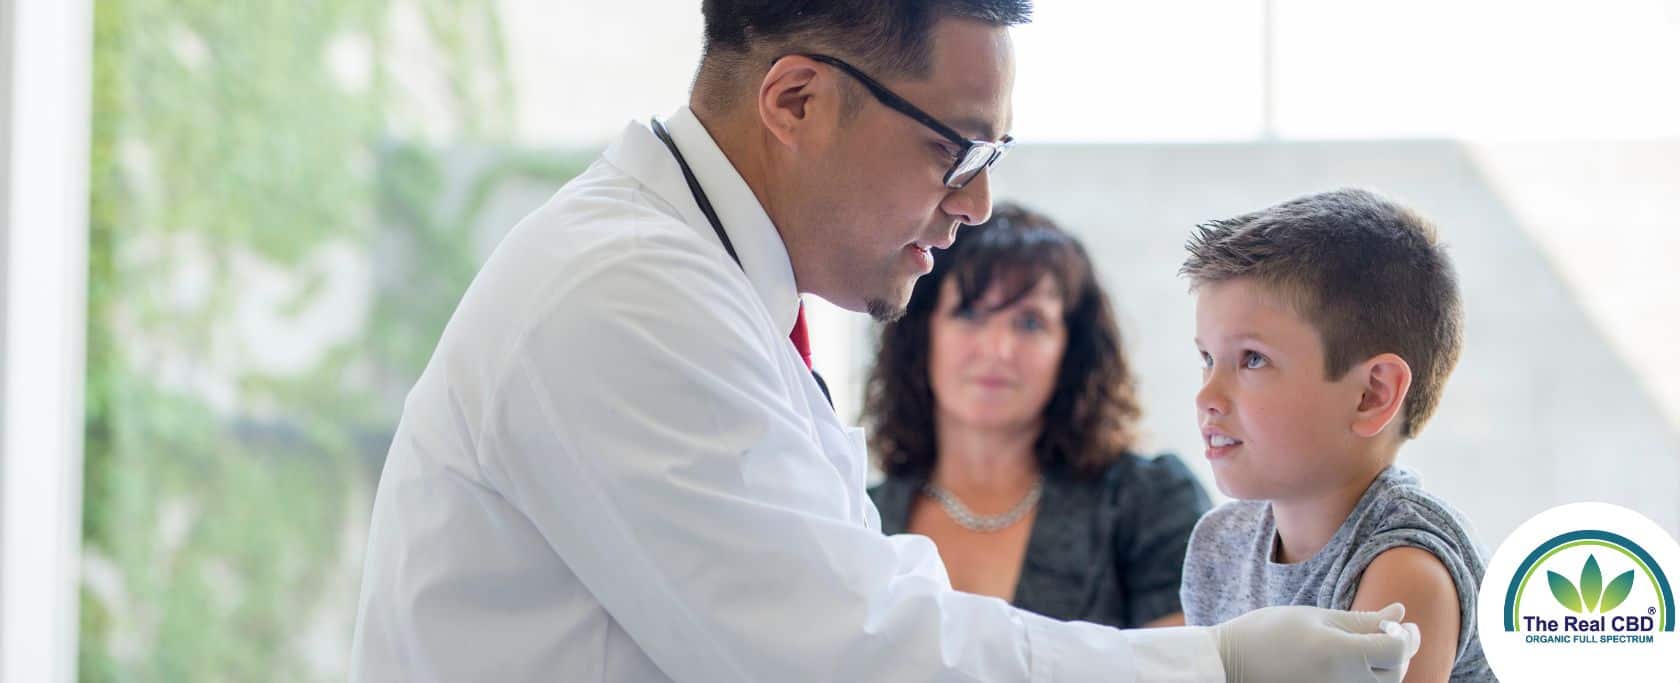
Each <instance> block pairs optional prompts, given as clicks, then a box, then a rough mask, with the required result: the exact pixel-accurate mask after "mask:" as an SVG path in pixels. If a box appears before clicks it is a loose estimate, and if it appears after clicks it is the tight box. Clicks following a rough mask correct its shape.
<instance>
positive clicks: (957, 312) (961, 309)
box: [951, 306, 980, 320]
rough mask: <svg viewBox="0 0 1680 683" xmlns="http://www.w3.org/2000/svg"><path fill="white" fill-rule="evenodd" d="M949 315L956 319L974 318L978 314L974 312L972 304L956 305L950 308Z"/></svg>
mask: <svg viewBox="0 0 1680 683" xmlns="http://www.w3.org/2000/svg"><path fill="white" fill-rule="evenodd" d="M951 317H953V318H956V319H958V320H974V319H976V318H978V317H980V316H979V314H977V313H975V312H974V308H973V307H972V306H958V307H956V308H953V309H951Z"/></svg>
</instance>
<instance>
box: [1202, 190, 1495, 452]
mask: <svg viewBox="0 0 1680 683" xmlns="http://www.w3.org/2000/svg"><path fill="white" fill-rule="evenodd" d="M1185 248H1186V249H1187V250H1189V252H1190V257H1189V258H1188V259H1186V260H1185V261H1184V266H1183V267H1182V268H1180V269H1179V274H1180V275H1184V276H1188V277H1189V278H1190V282H1191V284H1190V287H1191V289H1192V290H1194V289H1195V288H1196V287H1199V286H1201V285H1203V284H1206V283H1212V282H1222V281H1225V280H1232V279H1236V278H1254V279H1255V280H1256V281H1257V282H1259V283H1261V284H1262V285H1264V286H1266V287H1268V288H1270V289H1271V290H1273V291H1274V292H1276V293H1278V294H1280V295H1281V296H1283V297H1284V298H1285V300H1287V301H1289V302H1290V304H1291V305H1292V306H1293V307H1294V309H1295V311H1296V312H1297V313H1299V314H1300V315H1301V317H1303V318H1305V319H1306V321H1307V322H1308V323H1309V324H1311V325H1312V326H1313V327H1314V328H1316V329H1317V330H1318V333H1319V337H1320V338H1321V339H1322V340H1323V342H1324V367H1325V370H1326V371H1327V372H1328V376H1327V379H1335V378H1338V377H1341V376H1342V375H1344V374H1346V373H1347V371H1348V370H1349V369H1351V368H1352V367H1353V366H1354V365H1355V364H1357V363H1360V362H1362V361H1364V360H1366V359H1369V358H1371V357H1372V356H1375V355H1377V354H1381V353H1394V354H1396V355H1399V356H1400V357H1401V358H1403V359H1405V361H1406V363H1407V365H1409V366H1411V369H1412V387H1411V392H1410V393H1409V395H1407V396H1406V401H1405V405H1404V409H1405V414H1404V418H1403V421H1402V423H1401V428H1400V435H1401V437H1403V438H1407V439H1410V438H1413V437H1415V436H1417V434H1418V432H1419V430H1421V429H1422V427H1423V424H1424V422H1426V421H1428V419H1429V416H1430V415H1431V414H1433V413H1434V412H1435V406H1436V405H1437V404H1438V403H1439V402H1440V398H1441V390H1442V387H1443V386H1444V385H1445V384H1446V382H1447V375H1449V374H1451V372H1452V369H1453V366H1454V365H1456V364H1457V363H1458V354H1459V350H1460V348H1461V347H1462V346H1463V326H1464V313H1463V309H1462V305H1461V304H1460V302H1459V296H1458V278H1457V276H1456V275H1454V274H1453V268H1452V263H1451V261H1450V260H1449V259H1448V258H1447V253H1446V251H1445V250H1444V249H1443V248H1442V246H1441V244H1440V242H1439V241H1437V239H1436V236H1435V226H1434V225H1432V224H1430V223H1429V221H1427V220H1425V219H1424V218H1423V217H1421V216H1419V215H1417V214H1416V213H1413V212H1412V211H1411V210H1410V209H1407V208H1406V207H1403V206H1400V205H1399V204H1396V203H1394V202H1392V201H1389V200H1388V199H1385V198H1383V197H1381V196H1378V195H1377V194H1374V193H1372V192H1368V191H1365V190H1359V189H1340V190H1335V191H1332V192H1323V193H1319V194H1314V195H1308V196H1305V197H1299V198H1296V199H1291V200H1289V201H1286V202H1284V203H1282V204H1278V205H1276V206H1272V207H1269V208H1266V209H1262V210H1260V211H1256V212H1253V213H1248V214H1244V215H1241V216H1237V217H1235V218H1228V219H1225V220H1219V221H1213V222H1210V223H1204V224H1202V225H1199V226H1197V227H1196V231H1195V233H1194V234H1193V235H1192V236H1191V238H1190V241H1189V243H1188V244H1186V245H1185Z"/></svg>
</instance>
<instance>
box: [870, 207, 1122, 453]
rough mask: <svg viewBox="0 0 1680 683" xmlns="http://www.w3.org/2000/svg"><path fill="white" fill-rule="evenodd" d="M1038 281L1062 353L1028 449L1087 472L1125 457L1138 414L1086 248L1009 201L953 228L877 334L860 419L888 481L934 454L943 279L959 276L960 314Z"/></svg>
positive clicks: (1022, 292)
mask: <svg viewBox="0 0 1680 683" xmlns="http://www.w3.org/2000/svg"><path fill="white" fill-rule="evenodd" d="M1046 274H1048V275H1050V276H1051V277H1052V278H1054V280H1055V281H1056V283H1057V284H1058V285H1059V286H1060V288H1061V292H1062V298H1063V301H1064V304H1063V311H1062V317H1063V322H1064V323H1065V325H1066V327H1067V349H1066V350H1065V351H1064V352H1063V354H1062V364H1061V369H1060V371H1059V372H1058V373H1057V377H1056V387H1055V390H1054V391H1053V392H1051V395H1050V400H1049V401H1048V402H1047V403H1046V404H1045V406H1044V431H1043V432H1042V433H1040V434H1039V437H1038V440H1037V441H1036V442H1035V443H1034V448H1033V450H1034V452H1035V453H1036V454H1037V456H1038V462H1039V466H1040V468H1041V469H1043V470H1045V471H1049V470H1052V469H1056V468H1059V467H1068V468H1070V469H1071V470H1072V471H1073V472H1074V473H1075V474H1076V475H1080V476H1094V475H1096V474H1097V473H1099V472H1101V471H1102V470H1103V469H1105V468H1106V467H1107V466H1108V465H1109V463H1112V462H1114V461H1115V460H1117V459H1119V458H1121V457H1122V456H1123V455H1124V454H1125V453H1127V452H1128V451H1129V449H1130V448H1131V446H1132V441H1133V439H1134V436H1135V429H1136V424H1137V420H1138V416H1139V415H1140V414H1141V413H1142V411H1141V409H1140V408H1139V407H1138V401H1137V391H1136V388H1135V386H1134V384H1133V379H1132V375H1131V371H1130V369H1129V368H1128V367H1127V364H1126V358H1125V354H1124V353H1123V352H1122V349H1121V346H1120V330H1119V327H1118V326H1117V325H1116V324H1115V322H1114V314H1113V311H1112V310H1111V309H1110V308H1109V302H1108V296H1107V295H1106V294H1105V293H1104V292H1103V290H1102V286H1101V285H1100V284H1099V283H1098V282H1097V278H1096V274H1095V273H1094V272H1093V270H1092V268H1091V260H1090V258H1089V257H1088V256H1087V255H1086V253H1085V247H1084V246H1082V245H1081V244H1080V243H1079V241H1078V240H1077V239H1075V238H1074V237H1073V236H1072V235H1070V234H1068V233H1067V232H1064V231H1063V230H1062V229H1061V228H1059V227H1057V226H1056V224H1055V223H1053V222H1052V221H1051V220H1050V219H1049V218H1047V217H1045V216H1043V215H1041V214H1038V213H1035V212H1033V211H1030V210H1028V209H1026V208H1023V207H1021V206H1019V205H1015V204H1007V203H1005V204H999V205H997V207H996V208H994V209H993V211H992V217H991V220H989V221H987V222H985V223H983V224H980V225H977V226H974V227H969V228H963V229H961V230H960V231H958V235H957V239H956V242H955V243H953V244H952V245H951V248H950V249H947V250H945V251H943V252H941V253H939V254H938V255H937V257H936V258H935V259H934V267H933V272H931V273H928V274H927V275H926V276H923V277H922V278H921V280H919V281H918V282H917V283H916V287H915V289H914V290H913V291H912V292H911V294H910V303H909V305H908V306H907V308H906V310H905V313H904V316H903V317H902V318H899V319H898V320H897V321H895V322H892V323H888V324H887V325H885V326H884V327H883V328H882V330H881V340H880V347H879V349H878V350H877V351H876V354H875V366H874V368H873V369H872V370H871V371H870V373H869V380H868V383H867V385H866V386H865V388H864V408H863V420H864V423H865V424H866V425H868V426H869V428H870V437H869V450H870V451H871V452H872V453H874V454H875V457H876V458H877V460H878V462H879V464H880V466H881V469H882V470H884V471H885V472H886V473H887V474H888V475H889V476H925V475H927V474H929V473H931V472H932V471H933V464H934V461H935V460H936V459H937V457H938V450H939V449H938V446H939V445H938V444H937V443H935V436H934V435H935V433H936V430H935V429H934V424H933V420H934V398H933V390H932V387H931V385H930V383H929V380H928V343H929V333H928V321H929V319H930V318H931V317H932V316H933V315H934V314H935V313H936V312H937V310H938V308H939V293H940V288H941V286H942V285H943V284H944V282H945V278H947V277H953V276H954V277H956V278H957V280H956V281H957V292H958V294H959V296H960V297H961V301H960V306H963V307H968V306H973V305H975V302H977V301H979V300H980V299H981V298H982V297H983V296H984V295H985V294H986V292H987V291H988V290H989V288H990V287H991V285H992V283H993V282H997V283H998V284H999V286H1007V287H1010V288H1012V289H1013V291H1011V292H1010V295H1009V296H1007V297H1004V298H1003V301H1002V303H999V304H998V305H997V306H996V307H995V308H994V309H993V310H997V309H1001V308H1004V307H1007V306H1009V305H1011V304H1013V303H1015V302H1016V301H1018V300H1020V299H1021V298H1022V297H1024V296H1026V294H1027V293H1028V292H1029V291H1031V290H1032V288H1033V287H1034V286H1035V285H1037V284H1038V283H1039V281H1040V280H1042V279H1043V277H1044V276H1045V275H1046Z"/></svg>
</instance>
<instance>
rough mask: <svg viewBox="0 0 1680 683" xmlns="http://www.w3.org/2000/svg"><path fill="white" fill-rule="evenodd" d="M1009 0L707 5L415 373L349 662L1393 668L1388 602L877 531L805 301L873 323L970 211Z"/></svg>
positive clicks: (992, 135) (407, 670) (364, 675)
mask: <svg viewBox="0 0 1680 683" xmlns="http://www.w3.org/2000/svg"><path fill="white" fill-rule="evenodd" d="M1027 5H1028V1H1027V0H1013V1H1011V0H923V1H919V2H918V1H913V0H897V1H895V0H858V1H855V2H844V3H837V2H829V1H826V0H810V1H787V0H783V1H777V2H768V1H752V0H706V2H704V3H703V7H704V13H705V19H706V45H705V57H704V58H703V59H702V61H701V64H700V69H699V73H698V75H697V77H696V79H695V83H694V88H693V92H692V95H691V98H690V100H689V106H688V107H685V108H681V109H678V110H677V111H676V112H675V113H673V114H671V115H670V116H669V117H667V118H665V119H663V120H662V121H661V120H654V121H652V122H636V123H632V124H631V125H629V126H628V127H627V128H626V129H625V131H624V133H623V134H622V135H621V136H620V137H619V139H618V141H617V142H615V143H613V145H612V146H611V147H610V148H608V149H607V151H606V152H605V153H604V154H603V155H602V158H601V159H600V160H598V161H597V162H595V164H594V165H592V166H591V167H590V168H589V169H588V171H586V172H585V173H584V174H583V175H581V176H579V177H578V178H577V179H575V180H573V181H572V182H570V183H568V184H567V185H566V186H565V187H564V188H562V189H561V190H560V192H559V193H558V194H556V195H555V196H554V197H553V198H552V199H551V200H550V201H549V202H548V203H547V204H546V205H545V206H543V207H542V208H540V209H538V210H537V211H536V212H535V213H533V214H532V215H531V216H530V217H528V218H526V219H525V220H524V221H522V222H521V223H520V224H519V225H518V226H517V227H516V228H515V229H514V230H513V231H512V232H511V233H510V234H509V235H508V237H507V238H506V240H505V241H504V242H503V243H502V244H501V245H500V246H499V247H498V248H497V250H496V252H495V253H494V255H492V256H491V258H490V259H489V262H488V263H486V264H485V266H484V269H483V271H482V272H480V273H479V275H478V277H477V279H476V280H474V282H473V284H472V286H471V287H470V288H469V289H468V291H467V293H466V295H465V297H464V298H463V299H462V301H461V303H460V306H459V308H458V309H457V310H456V312H455V315H454V317H453V318H452V319H451V321H450V323H449V326H448V328H447V329H446V330H445V331H444V333H443V336H442V339H441V340H440V341H439V343H438V348H437V351H436V353H435V354H434V356H433V357H432V360H431V363H430V364H429V365H428V366H427V368H426V370H425V373H424V374H423V375H422V376H421V378H420V380H419V382H418V383H417V384H416V385H415V387H414V390H413V391H412V393H410V394H409V396H408V400H407V403H406V406H405V408H404V413H403V418H402V422H401V424H400V425H399V427H398V429H397V433H396V437H395V441H394V443H393V444H392V445H391V451H390V455H389V458H388V460H387V461H386V464H385V470H384V473H383V475H382V476H381V478H380V481H379V489H378V494H377V497H376V499H375V502H374V511H373V523H372V529H371V537H370V539H369V541H368V553H367V560H366V568H365V570H364V571H365V573H364V576H363V581H362V592H361V600H360V604H359V606H358V613H357V620H356V634H355V643H354V646H353V650H352V653H351V660H352V661H351V667H352V673H351V679H352V680H361V681H665V680H674V681H696V682H705V683H713V682H718V683H721V682H725V681H775V682H782V681H807V680H833V681H933V680H939V681H956V680H961V681H1038V682H1046V681H1095V680H1103V681H1140V682H1141V681H1226V680H1230V681H1237V680H1242V681H1291V682H1293V681H1308V680H1359V681H1370V680H1382V681H1397V680H1399V678H1400V675H1401V673H1402V672H1403V670H1404V667H1405V664H1406V662H1407V660H1408V659H1409V657H1410V655H1411V653H1412V652H1413V651H1414V650H1415V648H1416V633H1415V627H1413V628H1412V629H1411V630H1408V629H1406V628H1397V627H1394V626H1393V625H1392V624H1388V625H1383V626H1387V628H1386V631H1387V632H1386V633H1385V629H1384V628H1383V627H1382V626H1380V625H1379V623H1380V622H1381V621H1383V620H1398V619H1399V618H1400V617H1401V610H1400V609H1399V606H1398V605H1395V606H1391V608H1390V609H1389V610H1385V611H1384V612H1382V613H1365V614H1354V613H1346V612H1331V611H1323V610H1316V609H1311V608H1281V609H1269V610H1262V611H1259V612H1254V613H1251V614H1249V615H1247V616H1244V617H1240V618H1238V619H1236V620H1234V621H1232V622H1228V623H1226V624H1224V625H1222V626H1219V627H1214V628H1210V629H1201V628H1175V629H1162V630H1153V631H1118V630H1114V629H1110V628H1106V627H1101V626H1096V625H1092V624H1083V623H1063V622H1057V621H1053V620H1050V619H1046V618H1043V617H1039V616H1036V615H1033V614H1030V613H1027V612H1022V611H1020V610H1017V609H1014V608H1012V607H1010V606H1009V605H1008V604H1007V603H1005V602H1004V601H1002V600H997V599H994V598H988V597H980V596H975V595H969V594H964V593H958V592H955V591H953V590H951V587H950V583H949V581H948V580H947V578H946V575H945V570H944V568H943V565H942V563H941V562H940V559H939V557H938V555H937V553H936V552H935V550H934V546H933V544H932V543H931V542H929V541H928V540H927V539H926V538H922V537H917V536H894V537H887V536H883V535H881V533H880V531H879V517H878V516H877V514H876V511H875V508H874V507H873V505H871V504H870V502H869V497H868V495H867V494H866V493H865V491H864V477H865V460H866V459H865V454H864V448H863V443H864V440H863V436H862V434H861V432H860V430H856V429H850V428H847V427H844V426H842V425H841V424H840V423H839V422H838V421H837V420H836V418H835V415H834V412H833V411H832V410H831V408H830V406H829V404H828V403H827V402H826V400H825V397H824V394H823V392H822V390H821V389H820V387H819V384H818V382H817V381H816V380H814V378H813V376H812V374H811V373H810V371H809V369H808V356H807V357H803V358H802V355H803V353H805V352H806V349H802V348H800V347H801V346H803V344H802V342H803V339H802V338H801V337H802V331H803V330H802V327H803V325H802V314H801V309H800V300H799V296H800V294H801V293H811V294H816V295H818V296H821V297H823V298H825V299H827V300H829V301H832V302H834V303H836V304H838V305H840V306H843V307H845V308H848V309H852V310H856V311H867V312H869V313H870V314H871V315H873V316H875V317H876V318H877V319H890V318H892V317H894V316H896V315H898V313H899V311H900V310H901V309H902V307H903V306H904V305H905V302H906V299H907V297H908V295H909V292H910V288H911V284H912V283H913V282H914V281H915V279H916V278H917V277H918V276H920V275H921V274H923V273H925V272H927V271H928V269H929V268H930V266H931V259H932V258H933V256H932V255H931V253H930V251H929V250H930V249H932V248H936V247H943V246H946V245H948V244H949V243H950V242H951V240H952V239H953V236H954V234H955V231H956V230H957V228H958V226H960V225H966V224H974V223H980V222H982V221H984V220H985V219H986V217H987V215H988V213H989V212H990V210H991V209H990V203H991V196H990V189H989V185H988V184H989V179H988V177H987V176H988V174H987V170H986V169H987V168H988V167H989V166H990V165H991V164H992V163H993V162H995V161H997V159H998V158H999V157H1001V156H1002V153H1003V151H1004V150H1005V149H1007V148H1008V146H1009V138H1008V136H1007V135H1006V134H1005V133H1007V131H1008V130H1009V124H1010V89H1011V79H1012V77H1013V56H1012V52H1011V47H1010V42H1009V37H1008V32H1007V27H1008V26H1009V25H1012V24H1016V23H1020V22H1022V21H1025V19H1026V15H1027V13H1028V10H1029V8H1028V7H1027ZM1092 87H1103V86H1102V84H1101V83H1093V84H1092ZM1093 115H1094V116H1100V112H1093ZM790 333H792V335H793V340H792V341H790Z"/></svg>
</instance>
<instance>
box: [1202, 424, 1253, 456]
mask: <svg viewBox="0 0 1680 683" xmlns="http://www.w3.org/2000/svg"><path fill="white" fill-rule="evenodd" d="M1202 438H1203V440H1205V441H1206V442H1207V447H1208V448H1207V457H1208V459H1209V460H1218V459H1220V458H1223V457H1225V456H1228V455H1230V454H1231V453H1232V451H1235V450H1236V449H1237V447H1238V446H1241V445H1242V443H1243V442H1242V440H1241V439H1238V438H1236V437H1232V436H1228V435H1226V434H1222V433H1220V432H1217V431H1214V430H1212V429H1205V430H1202Z"/></svg>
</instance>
